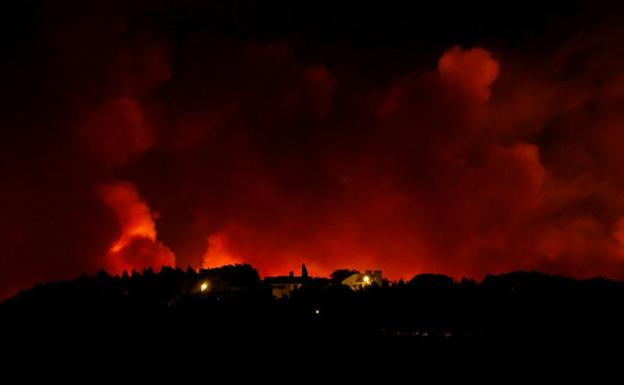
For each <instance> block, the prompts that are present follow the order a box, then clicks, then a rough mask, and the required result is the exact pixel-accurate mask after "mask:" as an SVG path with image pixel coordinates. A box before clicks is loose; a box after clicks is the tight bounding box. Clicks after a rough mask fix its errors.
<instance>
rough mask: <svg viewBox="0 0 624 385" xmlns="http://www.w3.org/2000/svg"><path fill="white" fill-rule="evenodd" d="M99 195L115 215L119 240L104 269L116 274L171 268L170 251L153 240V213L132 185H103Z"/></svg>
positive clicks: (154, 238)
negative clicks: (150, 268) (164, 267)
mask: <svg viewBox="0 0 624 385" xmlns="http://www.w3.org/2000/svg"><path fill="white" fill-rule="evenodd" d="M99 193H100V195H101V197H102V199H103V201H104V202H105V203H106V204H107V205H108V206H109V207H110V208H111V209H113V211H114V212H115V215H116V217H117V220H118V222H119V227H120V234H119V238H118V239H117V240H116V241H115V242H114V243H113V244H112V245H111V247H110V250H109V252H108V254H107V256H106V268H107V270H109V271H110V272H112V273H116V274H119V273H122V272H123V271H129V272H130V271H133V270H137V271H141V270H143V269H146V268H148V267H152V268H154V269H160V268H161V267H163V266H175V256H174V255H173V253H172V252H171V250H169V249H168V248H167V247H166V246H164V245H163V244H162V243H160V242H158V241H157V240H156V226H155V224H154V215H153V213H152V212H151V210H150V208H149V207H148V206H147V204H146V203H145V202H143V201H142V200H141V198H140V197H139V195H138V193H137V191H136V188H135V187H134V186H133V185H132V184H130V183H123V182H119V183H114V184H108V185H103V186H101V187H100V189H99Z"/></svg>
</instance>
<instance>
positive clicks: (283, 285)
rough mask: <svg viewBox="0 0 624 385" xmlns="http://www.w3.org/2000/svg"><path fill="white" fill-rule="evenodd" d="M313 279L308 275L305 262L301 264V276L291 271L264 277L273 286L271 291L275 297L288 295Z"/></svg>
mask: <svg viewBox="0 0 624 385" xmlns="http://www.w3.org/2000/svg"><path fill="white" fill-rule="evenodd" d="M311 281H312V279H311V278H310V277H309V276H308V270H307V269H306V266H305V264H304V265H301V276H295V274H294V273H293V272H292V271H291V272H290V274H289V275H287V276H278V277H267V278H265V279H264V282H265V283H267V284H268V285H269V286H271V292H272V294H273V296H274V297H275V298H283V297H288V296H290V294H291V293H292V292H293V291H295V290H296V289H299V288H300V287H301V286H303V285H304V284H306V283H309V282H311Z"/></svg>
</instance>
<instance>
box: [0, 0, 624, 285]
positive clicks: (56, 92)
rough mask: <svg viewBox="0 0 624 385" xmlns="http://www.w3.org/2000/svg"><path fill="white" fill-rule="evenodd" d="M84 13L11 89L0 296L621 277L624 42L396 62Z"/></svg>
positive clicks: (600, 33)
mask: <svg viewBox="0 0 624 385" xmlns="http://www.w3.org/2000/svg"><path fill="white" fill-rule="evenodd" d="M94 4H95V3H94ZM189 6H190V5H189ZM77 7H78V5H77ZM78 8H79V10H80V13H79V15H78V16H80V17H78V16H75V17H72V16H71V15H68V14H65V13H62V12H61V13H62V14H58V13H57V14H55V13H54V9H55V8H54V7H52V9H51V10H50V12H52V15H53V16H54V17H50V18H49V20H48V21H47V22H46V23H47V24H45V25H44V26H42V28H41V31H52V32H48V33H42V36H39V35H37V36H35V37H33V39H36V41H37V42H41V43H40V44H38V45H37V47H45V48H42V49H41V51H36V52H35V53H33V54H32V55H33V57H32V62H30V61H27V63H26V64H25V65H24V66H23V68H24V70H23V71H24V73H23V74H22V75H21V76H18V77H16V80H14V84H13V85H12V86H11V87H12V88H11V89H12V90H14V92H13V94H12V95H11V98H10V99H8V100H10V101H11V102H12V103H14V105H16V106H27V107H21V108H15V111H13V115H11V118H10V119H7V123H6V125H7V127H12V131H11V135H10V136H9V137H8V138H7V140H6V141H5V142H6V143H3V144H2V146H3V150H4V151H2V152H1V153H0V156H1V161H2V163H1V164H0V165H1V166H2V167H0V172H2V178H3V180H5V181H7V185H6V187H5V188H4V189H3V190H2V192H1V194H2V195H1V196H0V198H2V199H0V205H1V208H2V210H3V211H2V212H3V213H5V217H6V220H5V223H4V224H2V225H1V226H2V232H0V235H1V236H2V242H3V244H4V245H5V249H4V250H5V256H2V257H0V281H2V282H5V284H4V285H3V287H1V288H0V290H1V291H0V295H6V294H8V293H11V292H13V291H14V290H16V289H17V288H21V287H25V286H28V285H30V284H32V283H34V282H36V281H42V280H51V279H57V278H64V277H72V276H75V275H78V274H80V273H82V272H93V271H95V270H97V269H100V268H106V269H108V270H110V271H111V272H114V273H119V272H121V271H123V270H131V269H142V268H145V267H154V268H160V267H162V266H173V265H177V266H179V267H186V266H188V265H190V266H194V267H202V266H203V267H210V266H215V265H219V264H223V263H233V262H247V263H251V264H252V265H254V266H256V267H257V268H259V269H260V271H261V273H262V274H264V275H268V274H282V273H285V272H287V271H288V270H292V269H295V268H296V267H297V266H299V265H300V264H301V263H306V265H307V266H308V268H309V269H310V271H311V273H312V274H329V273H331V272H332V271H333V270H334V269H337V268H343V267H350V268H358V269H370V268H375V269H377V268H378V269H382V270H384V272H385V274H386V275H388V276H390V277H392V278H401V277H403V278H409V277H411V276H412V275H414V274H416V273H421V272H427V271H430V272H440V273H446V274H451V275H453V276H455V277H461V276H474V277H481V276H483V275H484V274H487V273H491V272H492V273H495V272H503V271H510V270H516V269H540V270H544V271H546V272H550V273H560V274H569V275H573V276H578V277H585V276H592V275H607V276H610V277H616V278H624V225H623V223H624V169H623V168H622V161H624V158H623V155H622V154H624V151H622V148H621V147H622V146H621V145H620V143H624V131H623V130H622V129H621V128H622V127H623V126H624V114H623V113H622V108H621V106H622V101H623V100H624V80H623V79H624V71H623V70H622V68H624V65H623V64H624V51H623V49H622V47H624V33H622V32H621V31H620V30H621V28H620V27H619V26H618V27H615V28H606V29H587V30H586V31H585V32H583V33H580V34H578V35H576V36H570V37H569V38H567V39H566V41H565V42H564V43H563V44H560V43H556V44H555V43H552V47H549V49H548V50H542V51H536V52H537V53H535V54H530V52H529V51H531V50H518V49H517V48H515V47H511V48H507V47H505V46H501V47H497V48H492V49H486V48H483V47H480V46H473V47H460V46H451V47H447V49H446V50H440V52H439V55H438V56H437V57H436V58H435V59H433V60H432V59H430V58H428V56H426V55H423V56H422V57H421V56H420V55H419V53H418V52H414V53H413V56H414V58H412V59H411V60H412V61H410V60H408V59H406V60H405V62H402V63H393V62H391V61H389V60H388V61H387V62H386V60H385V58H384V57H383V55H378V54H377V53H378V52H377V51H374V52H373V51H371V52H370V53H367V54H366V55H361V54H358V53H357V52H351V51H349V50H339V49H337V48H336V47H334V46H330V47H329V48H326V49H322V47H321V48H319V47H316V46H314V47H304V46H305V44H301V43H300V42H298V41H297V40H296V39H292V40H291V41H277V42H276V41H266V40H260V39H257V40H254V41H251V40H245V39H239V38H232V37H230V38H226V37H218V36H214V35H213V34H210V33H206V32H201V31H199V32H198V31H195V30H193V29H192V28H191V29H189V30H185V32H184V33H180V34H175V33H170V31H168V30H167V29H166V28H160V27H158V23H152V22H145V23H136V22H133V19H132V17H130V16H129V15H128V14H126V13H125V12H127V11H126V10H124V9H119V8H118V7H116V6H115V5H114V4H112V3H111V4H108V3H106V4H104V3H102V4H100V5H99V6H96V5H86V4H84V5H81V6H80V7H78ZM57 12H60V11H57ZM158 14H159V13H158V12H156V11H155V12H154V15H152V16H153V17H155V18H158V16H157V15H158ZM150 20H151V19H150ZM152 21H153V20H152ZM48 24H49V25H48ZM93 42H97V44H95V43H93ZM371 49H372V48H371ZM338 51H340V52H338ZM364 56H366V57H364ZM405 56H406V57H408V56H409V55H408V54H406V55H405ZM24 60H26V59H24ZM380 62H383V63H382V64H381V65H380V64H379V63H380ZM412 62H414V65H413V66H412V67H410V68H413V69H412V70H410V69H406V67H407V66H408V65H409V64H410V63H412ZM40 63H45V65H42V64H40ZM33 74H35V75H33ZM31 89H34V90H36V91H37V92H33V91H31ZM7 103H8V102H7ZM33 111H36V112H37V113H36V114H33V113H32V112H33ZM110 180H123V181H127V182H119V183H112V184H111V183H108V182H107V181H110ZM94 190H95V191H96V192H95V193H94ZM138 191H140V192H141V195H140V196H139V194H138ZM152 209H153V210H155V211H156V212H158V213H161V214H162V217H161V218H159V220H158V223H156V221H155V219H156V215H155V214H154V212H153V211H152ZM156 225H158V228H157V226H156ZM174 255H175V256H174Z"/></svg>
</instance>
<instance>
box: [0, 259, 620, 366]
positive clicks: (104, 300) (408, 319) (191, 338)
mask: <svg viewBox="0 0 624 385" xmlns="http://www.w3.org/2000/svg"><path fill="white" fill-rule="evenodd" d="M205 282H209V288H207V289H206V290H204V291H202V290H201V285H202V283H205ZM623 298H624V283H622V282H617V281H611V280H606V279H601V278H596V279H590V280H574V279H569V278H563V277H557V276H550V275H546V274H541V273H537V272H515V273H510V274H504V275H498V276H488V277H486V278H485V279H484V280H483V281H482V282H479V283H477V282H474V281H471V280H462V281H459V282H457V281H453V280H452V279H450V278H449V277H445V276H440V275H419V276H416V277H414V278H413V279H411V280H410V281H408V282H398V283H389V282H385V281H384V282H383V284H381V285H379V286H377V285H371V286H370V287H368V288H365V289H362V290H358V291H353V290H351V289H350V288H348V287H346V286H344V285H341V284H339V283H337V282H336V281H332V280H331V279H315V278H310V279H309V280H308V282H307V283H306V284H305V285H304V286H303V287H301V288H300V289H299V290H296V291H294V292H293V293H292V295H291V296H290V297H289V298H282V299H276V298H274V297H273V295H272V292H271V287H270V286H269V285H268V284H267V283H266V282H265V281H263V280H261V279H260V278H259V276H258V273H257V272H256V271H255V270H254V269H253V268H252V267H250V266H247V265H242V266H229V267H223V268H219V269H212V270H202V271H200V272H195V271H193V270H192V269H189V270H188V271H184V270H179V269H177V270H174V269H164V270H163V271H161V272H160V273H154V272H152V271H149V270H148V271H145V272H143V273H141V274H138V273H134V274H131V275H124V276H121V277H119V276H116V277H112V276H110V275H108V274H106V273H99V274H97V275H95V276H83V277H81V278H78V279H76V280H73V281H69V282H56V283H48V284H44V285H39V286H36V287H35V288H33V289H30V290H26V291H23V292H20V293H19V294H18V295H16V296H15V297H13V298H10V299H9V300H7V301H5V302H4V303H2V304H1V305H0V317H1V318H0V320H1V322H2V328H1V331H2V343H3V348H4V349H5V352H6V351H11V352H16V351H21V352H22V354H23V357H26V358H27V359H28V360H30V359H31V358H30V357H31V355H32V354H33V353H34V354H37V355H39V357H40V358H41V356H43V357H44V359H45V360H48V359H50V358H57V359H58V358H59V357H61V358H62V357H65V356H64V355H63V354H64V353H61V352H65V351H70V352H71V354H73V355H75V356H81V357H83V358H85V357H91V355H92V354H93V353H96V354H98V355H105V356H108V357H114V359H115V360H119V359H120V358H119V357H126V359H127V360H130V361H129V362H132V360H135V359H138V358H140V357H146V354H147V355H157V356H159V357H161V358H165V357H169V358H170V357H192V358H193V359H200V358H205V357H209V356H218V357H220V358H221V359H225V360H227V361H229V362H231V361H232V360H234V361H244V360H246V359H249V360H252V361H258V360H262V361H264V362H269V363H271V365H282V364H284V363H287V362H293V361H297V360H299V359H300V357H302V355H308V356H310V355H311V356H313V357H315V358H314V360H315V361H314V362H325V363H331V362H334V363H336V362H342V361H341V360H344V359H349V358H354V357H369V358H371V359H373V361H374V362H377V363H379V362H380V361H379V359H385V360H390V361H391V362H393V364H395V363H396V362H395V361H394V358H390V357H395V356H393V355H394V354H398V352H408V353H407V355H406V354H405V353H401V355H400V357H401V359H403V360H409V362H411V363H408V364H407V366H404V367H406V368H409V367H411V366H410V365H413V363H414V362H419V361H418V359H417V358H415V357H423V356H424V357H427V359H429V360H434V361H436V362H438V363H446V362H451V361H452V360H453V359H457V358H458V359H459V360H460V361H466V359H475V360H480V358H478V357H480V356H478V355H475V354H476V352H479V351H481V352H483V351H485V352H488V357H489V358H488V359H487V360H488V361H485V359H484V360H481V364H479V365H485V366H490V365H492V362H491V359H492V358H493V357H494V358H496V359H499V360H506V361H508V362H509V363H513V364H514V365H515V364H519V363H520V364H522V363H523V362H526V360H527V359H532V358H535V357H538V356H539V357H542V358H544V359H546V360H548V361H551V360H553V359H562V357H566V356H571V357H578V356H579V354H582V355H583V356H594V355H596V354H600V353H601V352H602V353H603V354H606V353H607V352H614V353H609V355H610V356H611V357H612V358H616V357H619V355H620V353H619V352H620V351H621V350H622V348H621V346H622V341H624V338H623V337H624V332H623V328H622V326H623V325H624V312H623V311H622V303H623V301H622V299H623ZM109 352H110V353H109ZM319 352H320V353H319ZM510 353H512V354H514V357H517V356H518V355H521V356H522V357H523V358H522V359H521V360H517V359H511V358H509V357H511V356H509V354H510ZM562 354H563V355H562ZM332 357H333V358H332ZM305 362H307V361H305ZM477 367H480V366H477Z"/></svg>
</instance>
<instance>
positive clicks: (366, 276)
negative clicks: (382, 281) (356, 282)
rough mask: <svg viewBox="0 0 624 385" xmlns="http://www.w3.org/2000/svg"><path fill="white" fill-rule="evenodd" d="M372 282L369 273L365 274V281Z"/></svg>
mask: <svg viewBox="0 0 624 385" xmlns="http://www.w3.org/2000/svg"><path fill="white" fill-rule="evenodd" d="M370 282H371V279H370V277H369V276H368V275H365V276H364V283H365V284H367V285H368V284H369V283H370Z"/></svg>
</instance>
